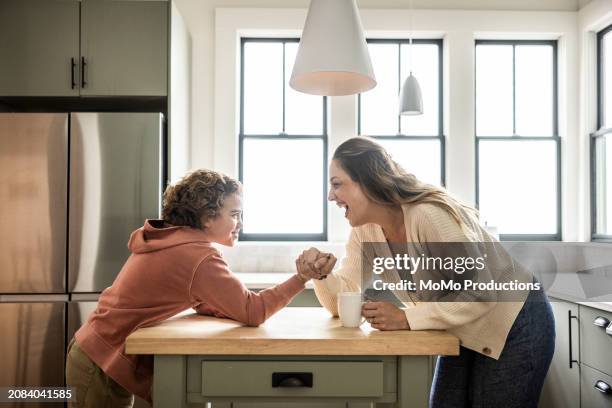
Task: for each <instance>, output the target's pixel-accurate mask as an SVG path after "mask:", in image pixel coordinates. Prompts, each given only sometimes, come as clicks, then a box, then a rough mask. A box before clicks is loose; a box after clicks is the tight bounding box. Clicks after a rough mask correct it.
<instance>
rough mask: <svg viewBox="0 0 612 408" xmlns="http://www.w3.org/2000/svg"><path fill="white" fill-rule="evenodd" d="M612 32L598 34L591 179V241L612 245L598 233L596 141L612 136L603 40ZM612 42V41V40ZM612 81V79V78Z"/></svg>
mask: <svg viewBox="0 0 612 408" xmlns="http://www.w3.org/2000/svg"><path fill="white" fill-rule="evenodd" d="M611 31H612V24H610V25H609V26H607V27H606V28H604V29H603V30H601V31H599V32H597V130H596V131H595V132H593V133H591V134H590V135H589V136H590V139H591V140H590V152H589V154H590V158H591V160H590V178H591V182H590V185H591V193H590V199H591V241H594V242H606V243H612V235H610V234H598V233H597V190H596V188H597V154H596V153H597V148H596V141H597V139H598V138H600V137H604V136H606V135H609V134H612V128H604V127H603V121H604V108H605V106H604V105H605V104H604V89H603V86H604V68H605V67H604V62H605V59H604V56H603V52H604V50H603V38H604V36H605V35H606V34H608V33H609V32H611ZM611 40H612V39H611ZM611 79H612V78H611Z"/></svg>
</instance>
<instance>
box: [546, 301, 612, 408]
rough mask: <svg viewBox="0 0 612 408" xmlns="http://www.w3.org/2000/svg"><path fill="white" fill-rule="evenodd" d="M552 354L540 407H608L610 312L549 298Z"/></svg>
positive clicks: (611, 402)
mask: <svg viewBox="0 0 612 408" xmlns="http://www.w3.org/2000/svg"><path fill="white" fill-rule="evenodd" d="M551 304H552V307H553V312H554V315H555V328H556V336H557V337H556V342H555V354H554V356H553V361H552V364H551V367H550V369H549V371H548V375H547V378H546V382H545V383H544V389H543V391H542V397H541V399H540V405H539V406H540V407H541V408H577V407H580V408H612V312H610V311H607V310H603V309H601V308H597V307H591V306H588V305H585V304H577V303H574V302H568V301H565V300H560V299H555V298H551Z"/></svg>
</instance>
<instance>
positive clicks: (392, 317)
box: [361, 302, 410, 330]
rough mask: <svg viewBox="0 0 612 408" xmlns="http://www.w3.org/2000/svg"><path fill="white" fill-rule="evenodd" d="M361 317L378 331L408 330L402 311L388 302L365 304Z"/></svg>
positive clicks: (408, 326)
mask: <svg viewBox="0 0 612 408" xmlns="http://www.w3.org/2000/svg"><path fill="white" fill-rule="evenodd" d="M361 312H362V314H363V316H364V317H365V318H366V319H367V320H368V322H370V325H371V326H372V327H373V328H375V329H378V330H410V325H409V324H408V320H407V319H406V314H405V313H404V311H403V310H402V309H400V308H398V307H397V306H395V305H394V304H393V303H390V302H366V303H364V304H363V306H362V308H361Z"/></svg>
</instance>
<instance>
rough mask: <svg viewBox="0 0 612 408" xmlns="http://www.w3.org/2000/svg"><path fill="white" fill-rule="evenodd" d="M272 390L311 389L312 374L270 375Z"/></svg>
mask: <svg viewBox="0 0 612 408" xmlns="http://www.w3.org/2000/svg"><path fill="white" fill-rule="evenodd" d="M272 388H312V373H272Z"/></svg>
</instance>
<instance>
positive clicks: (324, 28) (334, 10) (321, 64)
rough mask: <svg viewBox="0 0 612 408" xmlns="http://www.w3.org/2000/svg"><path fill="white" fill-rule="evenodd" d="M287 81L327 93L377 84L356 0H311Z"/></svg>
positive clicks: (349, 91)
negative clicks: (289, 77)
mask: <svg viewBox="0 0 612 408" xmlns="http://www.w3.org/2000/svg"><path fill="white" fill-rule="evenodd" d="M289 85H290V86H291V87H292V88H293V89H295V90H296V91H300V92H304V93H308V94H314V95H329V96H335V95H352V94H356V93H360V92H365V91H367V90H370V89H372V88H374V87H375V86H376V79H375V77H374V70H373V69H372V62H371V61H370V54H369V52H368V47H367V45H366V41H365V37H364V35H363V29H362V26H361V19H360V18H359V12H358V10H357V4H356V3H355V0H311V2H310V7H309V8H308V15H307V16H306V23H305V24H304V30H303V32H302V38H301V40H300V45H299V47H298V51H297V56H296V58H295V65H294V66H293V72H292V73H291V79H290V80H289Z"/></svg>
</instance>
